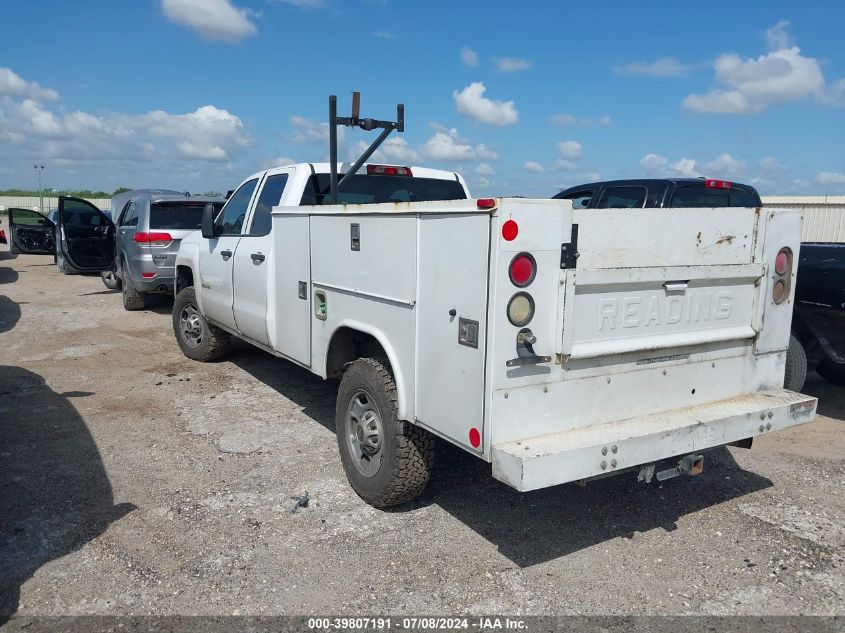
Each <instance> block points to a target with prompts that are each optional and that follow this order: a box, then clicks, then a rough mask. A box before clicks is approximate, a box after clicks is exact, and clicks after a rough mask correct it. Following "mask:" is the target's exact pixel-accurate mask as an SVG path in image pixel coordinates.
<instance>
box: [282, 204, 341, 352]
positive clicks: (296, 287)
mask: <svg viewBox="0 0 845 633" xmlns="http://www.w3.org/2000/svg"><path fill="white" fill-rule="evenodd" d="M271 235H272V236H273V240H274V243H273V258H274V263H273V269H272V271H270V273H269V274H270V275H273V274H275V279H274V290H275V293H276V309H275V322H274V323H271V324H270V327H271V328H273V330H274V331H275V333H276V340H275V344H273V341H271V344H273V345H272V346H273V347H274V348H275V349H276V350H277V351H279V352H281V353H282V354H284V355H285V356H288V357H290V358H292V359H294V360H296V361H299V362H300V363H302V364H303V365H306V366H307V367H310V366H311V314H312V305H311V303H312V302H311V246H310V241H311V232H310V220H309V217H308V216H307V215H289V214H284V215H277V216H275V217H274V218H273V232H272V234H271ZM323 255H324V256H327V255H326V254H325V253H324V254H323Z"/></svg>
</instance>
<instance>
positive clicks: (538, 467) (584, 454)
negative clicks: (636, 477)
mask: <svg viewBox="0 0 845 633" xmlns="http://www.w3.org/2000/svg"><path fill="white" fill-rule="evenodd" d="M817 402H818V401H817V399H816V398H812V397H810V396H805V395H803V394H800V393H795V392H793V391H788V390H786V389H773V390H771V391H760V392H757V393H752V394H745V395H743V396H739V397H736V398H731V399H729V400H723V401H720V402H712V403H709V404H704V405H697V406H693V407H686V408H683V409H677V410H674V411H668V412H666V413H660V414H656V415H650V416H645V417H641V418H631V419H628V420H619V421H615V422H609V423H606V424H600V425H596V426H590V427H583V428H576V429H571V430H569V431H565V432H562V433H555V434H552V435H544V436H541V437H535V438H531V439H525V440H519V441H513V442H508V443H505V444H500V445H494V446H493V451H492V456H493V460H492V461H493V476H494V477H495V478H496V479H498V480H500V481H502V482H504V483H506V484H508V485H510V486H512V487H514V488H516V489H517V490H520V491H527V490H536V489H538V488H545V487H548V486H554V485H557V484H562V483H566V482H570V481H577V480H580V479H586V478H589V477H594V476H597V475H606V474H608V473H612V472H613V471H619V470H622V469H624V468H630V467H632V466H639V465H641V464H650V463H653V462H656V461H659V460H662V459H666V458H669V457H674V456H677V455H685V454H687V453H693V452H696V451H700V450H703V449H707V448H712V447H715V446H722V445H724V444H729V443H731V442H735V441H737V440H742V439H745V438H748V437H754V436H757V435H762V434H763V433H769V432H771V431H779V430H781V429H785V428H788V427H790V426H796V425H798V424H805V423H807V422H811V421H812V420H813V419H814V418H815V416H816V404H817Z"/></svg>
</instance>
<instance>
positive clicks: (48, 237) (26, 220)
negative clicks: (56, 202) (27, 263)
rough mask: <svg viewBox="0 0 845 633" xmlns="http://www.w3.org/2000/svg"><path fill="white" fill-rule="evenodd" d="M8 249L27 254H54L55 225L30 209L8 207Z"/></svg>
mask: <svg viewBox="0 0 845 633" xmlns="http://www.w3.org/2000/svg"><path fill="white" fill-rule="evenodd" d="M9 238H10V243H9V250H10V251H11V252H12V253H24V254H27V255H55V254H56V225H55V224H53V223H52V222H50V220H48V219H47V217H46V216H44V215H42V214H40V213H38V211H33V210H32V209H14V208H10V209H9Z"/></svg>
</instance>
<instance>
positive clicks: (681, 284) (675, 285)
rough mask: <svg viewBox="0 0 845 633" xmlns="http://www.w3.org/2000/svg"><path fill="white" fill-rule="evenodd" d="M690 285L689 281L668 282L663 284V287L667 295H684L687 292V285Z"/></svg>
mask: <svg viewBox="0 0 845 633" xmlns="http://www.w3.org/2000/svg"><path fill="white" fill-rule="evenodd" d="M688 284H689V282H688V281H667V282H666V283H665V284H663V287H664V288H665V289H666V294H667V295H668V294H673V293H677V294H684V293H685V292H686V291H687V285H688Z"/></svg>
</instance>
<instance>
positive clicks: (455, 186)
mask: <svg viewBox="0 0 845 633" xmlns="http://www.w3.org/2000/svg"><path fill="white" fill-rule="evenodd" d="M340 177H342V174H340V175H339V178H340ZM466 197H467V196H466V192H465V191H464V188H463V187H462V186H461V183H459V182H458V181H456V180H439V179H437V178H414V177H408V176H365V175H363V174H356V175H355V176H352V178H350V179H349V181H348V182H345V183H344V184H343V188H342V189H341V190H340V191H339V192H338V202H339V203H340V204H377V203H381V202H426V201H436V200H465V199H466ZM301 204H303V205H321V204H331V200H330V199H329V174H316V175H313V176H311V177H310V178H309V179H308V183H307V184H306V186H305V193H304V194H303V195H302V202H301Z"/></svg>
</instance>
